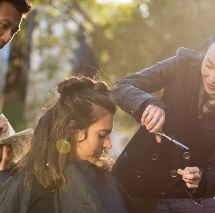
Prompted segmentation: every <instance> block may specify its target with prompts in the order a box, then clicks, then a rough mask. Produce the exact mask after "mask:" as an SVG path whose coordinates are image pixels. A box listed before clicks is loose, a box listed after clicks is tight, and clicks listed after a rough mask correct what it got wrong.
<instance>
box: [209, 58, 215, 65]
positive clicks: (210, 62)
mask: <svg viewBox="0 0 215 213" xmlns="http://www.w3.org/2000/svg"><path fill="white" fill-rule="evenodd" d="M207 61H208V62H209V63H210V64H211V65H213V66H215V65H214V64H213V62H212V61H211V60H210V58H208V57H207Z"/></svg>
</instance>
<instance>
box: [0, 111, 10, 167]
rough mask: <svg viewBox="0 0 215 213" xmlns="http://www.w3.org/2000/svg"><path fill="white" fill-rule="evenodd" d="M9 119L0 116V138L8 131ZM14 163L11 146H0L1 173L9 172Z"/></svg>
mask: <svg viewBox="0 0 215 213" xmlns="http://www.w3.org/2000/svg"><path fill="white" fill-rule="evenodd" d="M7 121H8V120H7V119H6V118H5V117H4V116H3V115H0V137H1V135H2V134H3V133H5V132H6V131H7V130H8V123H7ZM12 161H13V150H12V148H11V146H10V145H7V144H4V145H0V171H4V170H8V169H10V167H11V163H12Z"/></svg>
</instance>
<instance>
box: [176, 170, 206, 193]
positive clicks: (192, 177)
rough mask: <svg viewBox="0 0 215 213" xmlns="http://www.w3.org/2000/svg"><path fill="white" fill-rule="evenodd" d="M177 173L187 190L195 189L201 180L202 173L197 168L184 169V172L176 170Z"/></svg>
mask: <svg viewBox="0 0 215 213" xmlns="http://www.w3.org/2000/svg"><path fill="white" fill-rule="evenodd" d="M177 173H178V174H179V175H181V176H182V179H183V180H184V182H185V183H186V186H187V188H189V189H196V188H198V187H199V183H200V181H201V179H202V172H201V170H200V169H199V168H198V167H186V168H185V169H184V170H182V169H178V171H177Z"/></svg>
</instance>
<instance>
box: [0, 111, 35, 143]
mask: <svg viewBox="0 0 215 213" xmlns="http://www.w3.org/2000/svg"><path fill="white" fill-rule="evenodd" d="M2 116H4V115H2ZM7 124H8V130H7V131H6V132H5V133H2V134H1V135H0V144H14V145H16V144H15V143H16V142H19V141H25V139H29V138H30V137H31V136H32V134H33V129H26V130H23V131H21V132H17V133H16V132H15V131H14V129H13V127H12V126H11V124H10V123H9V121H8V122H7Z"/></svg>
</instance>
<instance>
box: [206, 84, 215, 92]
mask: <svg viewBox="0 0 215 213" xmlns="http://www.w3.org/2000/svg"><path fill="white" fill-rule="evenodd" d="M207 87H208V89H209V90H214V91H215V84H210V83H207Z"/></svg>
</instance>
